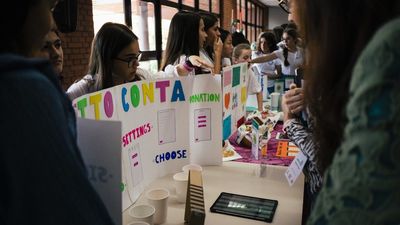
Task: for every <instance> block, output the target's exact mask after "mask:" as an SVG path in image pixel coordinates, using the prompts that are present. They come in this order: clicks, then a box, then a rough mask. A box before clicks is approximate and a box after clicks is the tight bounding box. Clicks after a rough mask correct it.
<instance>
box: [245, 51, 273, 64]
mask: <svg viewBox="0 0 400 225" xmlns="http://www.w3.org/2000/svg"><path fill="white" fill-rule="evenodd" d="M276 58H277V56H276V55H275V53H273V52H272V53H270V54H267V55H263V56H260V57H258V58H255V59H252V60H251V62H250V63H264V62H269V61H271V60H274V59H276Z"/></svg>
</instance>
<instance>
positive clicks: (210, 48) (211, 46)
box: [199, 12, 223, 74]
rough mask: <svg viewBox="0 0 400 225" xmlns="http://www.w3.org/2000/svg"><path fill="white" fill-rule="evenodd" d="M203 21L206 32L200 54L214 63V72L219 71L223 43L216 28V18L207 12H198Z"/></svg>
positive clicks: (210, 62) (217, 72)
mask: <svg viewBox="0 0 400 225" xmlns="http://www.w3.org/2000/svg"><path fill="white" fill-rule="evenodd" d="M199 14H200V16H201V18H202V19H203V21H204V30H205V31H206V33H207V38H206V42H205V44H204V46H203V48H202V49H201V50H200V56H201V57H202V58H203V59H205V60H207V61H208V63H209V64H213V65H214V71H213V72H214V73H215V74H219V73H220V72H221V60H222V48H223V43H222V40H221V38H220V36H221V33H220V32H219V30H218V18H217V17H216V16H214V15H213V14H211V13H209V12H200V13H199Z"/></svg>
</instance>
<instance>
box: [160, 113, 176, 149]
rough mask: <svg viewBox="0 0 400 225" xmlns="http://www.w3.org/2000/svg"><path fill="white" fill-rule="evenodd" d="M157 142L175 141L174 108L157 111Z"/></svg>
mask: <svg viewBox="0 0 400 225" xmlns="http://www.w3.org/2000/svg"><path fill="white" fill-rule="evenodd" d="M157 122H158V144H159V145H162V144H165V143H173V142H175V141H176V123H175V109H166V110H161V111H158V113H157Z"/></svg>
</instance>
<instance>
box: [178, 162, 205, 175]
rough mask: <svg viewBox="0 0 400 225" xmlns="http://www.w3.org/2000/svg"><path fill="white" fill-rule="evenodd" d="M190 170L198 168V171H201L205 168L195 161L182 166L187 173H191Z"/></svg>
mask: <svg viewBox="0 0 400 225" xmlns="http://www.w3.org/2000/svg"><path fill="white" fill-rule="evenodd" d="M189 170H196V171H200V172H201V171H203V168H202V167H201V166H199V165H197V164H194V163H192V164H188V165H186V166H184V167H182V171H183V172H185V173H189Z"/></svg>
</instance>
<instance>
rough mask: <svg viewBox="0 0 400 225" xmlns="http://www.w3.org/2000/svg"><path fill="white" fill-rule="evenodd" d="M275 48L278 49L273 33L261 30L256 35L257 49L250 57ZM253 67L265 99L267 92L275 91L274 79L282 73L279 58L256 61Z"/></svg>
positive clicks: (269, 51)
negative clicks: (257, 35)
mask: <svg viewBox="0 0 400 225" xmlns="http://www.w3.org/2000/svg"><path fill="white" fill-rule="evenodd" d="M276 50H278V46H277V45H276V39H275V35H274V34H273V33H271V32H263V33H261V34H260V35H259V37H258V42H257V50H256V51H253V53H252V59H255V58H258V57H262V56H264V55H266V54H269V53H271V52H274V51H276ZM254 67H255V68H256V69H257V71H258V73H259V75H260V77H259V81H260V84H261V88H262V89H263V98H264V99H267V98H268V96H269V94H271V93H273V92H274V91H275V80H276V79H278V78H280V77H281V75H282V68H281V62H280V60H279V59H274V60H271V61H268V62H264V63H256V64H254Z"/></svg>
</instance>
